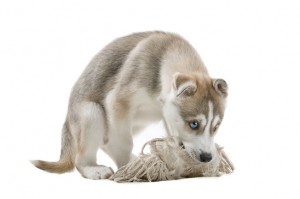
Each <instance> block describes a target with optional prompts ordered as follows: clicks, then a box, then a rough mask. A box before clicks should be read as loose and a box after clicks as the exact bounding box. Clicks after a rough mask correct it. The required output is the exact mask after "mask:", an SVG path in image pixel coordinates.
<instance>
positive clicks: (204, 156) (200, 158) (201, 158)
mask: <svg viewBox="0 0 300 199" xmlns="http://www.w3.org/2000/svg"><path fill="white" fill-rule="evenodd" d="M179 147H180V149H182V150H183V151H184V152H185V153H186V155H188V156H189V157H190V158H191V159H193V160H194V161H196V162H198V163H204V164H205V163H209V162H211V161H212V159H213V157H212V154H210V153H201V154H200V155H197V153H196V152H195V151H193V150H186V148H185V146H184V144H183V142H180V143H179Z"/></svg>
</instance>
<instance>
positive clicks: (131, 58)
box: [32, 32, 227, 179]
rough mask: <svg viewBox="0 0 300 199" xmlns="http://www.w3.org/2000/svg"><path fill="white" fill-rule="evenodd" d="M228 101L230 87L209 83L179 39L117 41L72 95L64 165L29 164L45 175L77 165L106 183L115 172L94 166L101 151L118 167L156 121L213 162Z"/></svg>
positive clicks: (149, 35) (153, 36)
mask: <svg viewBox="0 0 300 199" xmlns="http://www.w3.org/2000/svg"><path fill="white" fill-rule="evenodd" d="M226 97H227V84H226V82H225V81H224V80H222V79H212V78H211V77H210V76H209V74H208V71H207V69H206V67H205V66H204V64H203V62H202V60H201V58H200V56H199V55H198V54H197V52H196V51H195V49H194V48H193V47H192V46H191V45H190V44H189V43H188V42H187V41H186V40H184V39H183V38H182V37H180V36H179V35H176V34H173V33H166V32H142V33H135V34H132V35H129V36H125V37H122V38H118V39H116V40H115V41H113V42H111V43H110V44H108V45H107V46H106V47H105V48H104V49H103V50H101V51H100V52H99V53H98V54H97V55H96V56H95V57H94V58H93V59H92V61H91V62H90V63H89V65H88V66H87V67H86V69H85V70H84V72H83V73H82V75H81V76H80V78H79V79H78V81H77V82H76V84H75V85H74V87H73V89H72V93H71V96H70V101H69V107H68V113H67V117H66V121H65V123H64V126H63V130H62V149H61V156H60V160H59V161H58V162H46V161H41V160H35V161H32V163H33V164H34V165H35V166H36V167H37V168H40V169H42V170H45V171H48V172H54V173H63V172H67V171H70V170H72V169H73V168H74V167H76V168H77V170H78V171H79V172H80V173H81V175H82V176H83V177H85V178H89V179H105V178H108V177H110V176H111V175H112V174H113V171H112V169H111V168H110V167H106V166H102V165H98V164H97V160H96V155H97V151H98V149H99V148H101V149H102V150H103V151H105V152H106V153H107V154H108V155H109V156H110V157H111V158H112V159H113V160H114V162H115V163H116V165H117V166H118V167H121V166H123V165H125V164H126V163H128V161H129V160H130V158H131V156H132V155H131V151H132V147H133V141H132V135H134V134H136V133H138V132H139V131H141V130H142V129H143V128H144V127H146V126H147V125H148V124H150V123H152V122H155V121H159V120H163V122H164V126H165V129H166V132H167V134H168V135H170V136H176V137H178V139H179V140H180V143H178V144H180V145H182V147H184V148H185V149H186V150H187V151H188V153H189V154H190V156H191V157H193V158H194V159H196V160H198V161H201V162H209V161H210V160H212V158H213V156H214V155H215V153H216V151H215V150H216V149H215V145H214V136H215V134H216V132H217V130H218V128H219V126H220V124H221V122H222V119H223V116H224V110H225V102H226Z"/></svg>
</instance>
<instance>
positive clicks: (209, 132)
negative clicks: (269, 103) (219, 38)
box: [163, 73, 227, 162]
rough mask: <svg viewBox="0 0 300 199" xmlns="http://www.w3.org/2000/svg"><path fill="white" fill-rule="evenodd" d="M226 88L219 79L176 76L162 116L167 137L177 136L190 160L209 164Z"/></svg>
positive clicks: (223, 106) (223, 108) (223, 105)
mask: <svg viewBox="0 0 300 199" xmlns="http://www.w3.org/2000/svg"><path fill="white" fill-rule="evenodd" d="M226 96H227V84H226V82H225V81H224V80H222V79H215V80H213V79H209V78H208V77H201V76H197V75H185V74H180V73H176V74H175V75H174V77H173V85H172V89H171V94H170V98H169V99H168V100H166V101H165V104H164V108H163V113H164V119H165V121H166V125H167V128H168V130H169V133H170V134H171V135H173V136H177V137H178V138H179V140H180V144H181V145H182V147H184V148H185V150H186V151H187V152H188V153H189V154H190V156H191V157H193V158H194V159H197V160H199V161H201V162H209V161H210V160H212V158H213V156H214V155H215V152H216V151H215V143H214V136H215V135H216V133H217V130H218V128H219V126H220V124H221V123H222V119H223V116H224V110H225V101H226Z"/></svg>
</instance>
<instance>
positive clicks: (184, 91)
mask: <svg viewBox="0 0 300 199" xmlns="http://www.w3.org/2000/svg"><path fill="white" fill-rule="evenodd" d="M172 88H173V91H174V93H175V95H176V97H188V96H192V95H194V94H195V92H196V91H197V84H196V81H195V79H194V78H193V77H192V76H190V75H186V74H182V73H179V72H177V73H175V74H174V75H173V85H172Z"/></svg>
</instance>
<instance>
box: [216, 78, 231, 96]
mask: <svg viewBox="0 0 300 199" xmlns="http://www.w3.org/2000/svg"><path fill="white" fill-rule="evenodd" d="M213 87H214V89H215V91H216V92H217V93H218V94H219V95H221V96H222V97H227V95H228V86H227V83H226V81H225V80H224V79H213Z"/></svg>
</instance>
